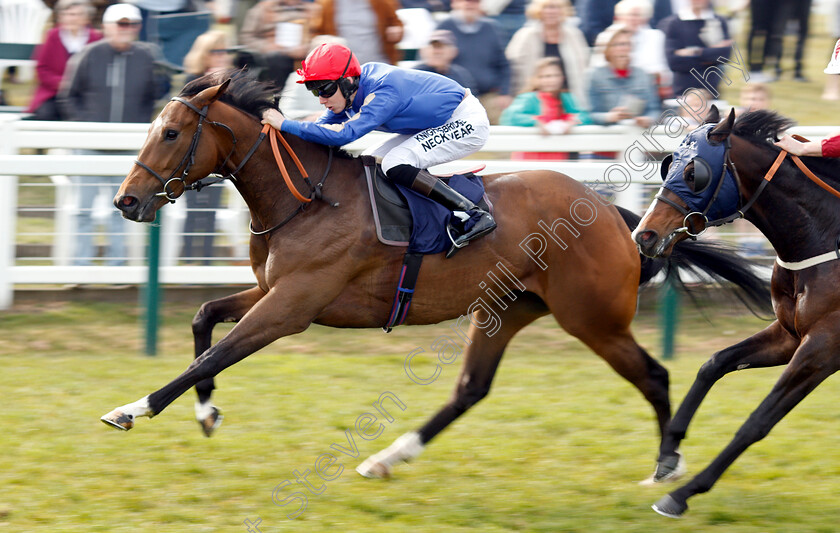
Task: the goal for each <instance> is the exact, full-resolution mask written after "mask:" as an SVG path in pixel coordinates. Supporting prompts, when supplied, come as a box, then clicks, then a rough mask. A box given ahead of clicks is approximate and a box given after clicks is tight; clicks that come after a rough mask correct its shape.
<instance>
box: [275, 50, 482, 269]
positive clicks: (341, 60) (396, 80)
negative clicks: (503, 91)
mask: <svg viewBox="0 0 840 533" xmlns="http://www.w3.org/2000/svg"><path fill="white" fill-rule="evenodd" d="M298 75H300V76H301V78H302V79H301V80H299V81H298V83H304V84H305V85H306V88H307V89H309V90H310V91H312V93H313V95H315V96H317V97H318V99H319V102H320V103H321V104H322V105H323V106H324V107H325V108H326V109H327V110H326V112H325V113H324V114H323V115H321V117H320V118H318V119H317V120H316V121H315V122H299V121H295V120H286V119H285V118H284V117H283V115H282V114H281V113H280V112H279V111H277V110H276V109H269V110H268V111H266V112H265V113H264V114H263V123H264V124H270V125H271V126H272V127H273V128H276V129H278V130H280V131H284V132H288V133H290V134H292V135H296V136H298V137H300V138H302V139H304V140H307V141H311V142H317V143H321V144H326V145H331V146H341V145H344V144H347V143H349V142H351V141H355V140H356V139H358V138H360V137H362V136H363V135H365V134H367V133H369V132H371V131H373V130H377V131H385V132H389V133H395V134H396V135H395V136H393V137H391V138H389V139H388V140H386V141H385V142H384V143H383V144H382V145H381V146H379V147H377V148H376V149H374V150H373V151H372V153H371V155H373V156H375V157H376V156H380V157H382V170H383V172H385V175H386V176H387V177H388V178H389V179H391V180H392V181H394V182H395V183H398V184H400V185H403V186H404V187H408V188H411V189H412V190H414V191H417V192H418V193H420V194H422V195H424V196H427V197H428V198H429V199H431V200H433V201H435V202H437V203H439V204H441V205H442V206H444V207H445V208H447V209H449V210H451V211H452V212H453V213H454V214H455V216H456V217H458V218H459V219H461V220H469V219H472V220H474V221H475V224H474V225H473V226H472V228H471V229H469V230H466V231H465V232H463V233H461V234H460V235H459V236H458V237H457V238H455V239H454V240H453V246H452V248H451V249H450V250H449V253H447V254H446V256H447V257H451V256H452V254H454V253H455V252H456V251H457V250H458V249H459V248H461V247H463V246H464V245H466V244H467V243H468V242H469V241H471V240H472V239H476V238H478V237H480V236H482V235H485V234H487V233H490V232H491V231H493V230H494V229H495V228H496V222H495V221H494V220H493V217H492V216H491V215H490V213H488V212H486V211H484V210H483V209H481V208H480V207H478V206H477V205H475V204H474V203H472V202H471V201H470V200H468V199H467V198H465V197H464V196H462V195H461V194H459V193H458V192H457V191H455V190H453V189H451V188H450V187H449V186H448V185H447V184H446V183H444V182H443V181H441V180H440V179H439V178H437V177H436V176H433V175H432V174H430V173H429V171H428V170H426V169H428V168H429V167H432V166H434V165H439V164H441V163H447V162H449V161H454V160H456V159H459V158H461V157H465V156H467V155H470V154H473V153H475V152H477V151H478V150H480V149H481V147H482V146H484V143H486V142H487V138H488V137H489V135H490V124H489V122H488V120H487V113H486V112H485V111H484V108H483V107H481V103H479V101H478V99H477V98H476V97H474V96H473V95H472V94H470V91H469V89H465V88H464V87H461V86H460V85H458V84H457V83H455V82H454V81H452V80H451V79H449V78H446V77H444V76H440V75H439V74H434V73H431V72H424V71H420V70H409V69H402V68H399V67H394V66H392V65H388V64H386V63H375V62H371V63H365V64H364V65H363V66H362V65H360V64H359V61H358V59H356V56H355V55H354V54H353V53H352V52H351V51H350V49H349V48H347V47H346V46H343V45H341V44H338V43H325V44H322V45H320V46H318V47H317V48H315V50H313V51H312V52H311V53H310V54H309V55H308V56H307V57H306V59H305V60H304V61H303V63H302V68H301V69H299V70H298Z"/></svg>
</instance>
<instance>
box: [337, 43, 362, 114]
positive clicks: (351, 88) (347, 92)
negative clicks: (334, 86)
mask: <svg viewBox="0 0 840 533" xmlns="http://www.w3.org/2000/svg"><path fill="white" fill-rule="evenodd" d="M351 61H353V52H350V55H349V56H347V64H346V65H344V70H342V71H341V76H339V77H338V79H337V80H336V81H337V82H338V90H339V91H341V94H342V96H344V109H345V111H346V110H348V109H351V106H352V102H351V100H350V97H351V96H352V95H353V93H354V92H356V89H358V88H359V85H358V83H357V82H356V81H355V80H352V79H348V78H345V77H344V75H345V74H346V73H347V69H348V68H350V62H351Z"/></svg>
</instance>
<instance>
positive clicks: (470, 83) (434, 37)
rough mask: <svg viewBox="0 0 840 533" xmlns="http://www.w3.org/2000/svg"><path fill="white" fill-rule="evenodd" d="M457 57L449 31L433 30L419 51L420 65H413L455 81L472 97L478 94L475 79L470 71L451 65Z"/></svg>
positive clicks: (456, 48) (453, 39)
mask: <svg viewBox="0 0 840 533" xmlns="http://www.w3.org/2000/svg"><path fill="white" fill-rule="evenodd" d="M457 55H458V46H457V45H456V43H455V35H453V33H452V32H451V31H449V30H435V31H434V32H432V34H431V35H430V36H429V44H427V45H426V46H424V47H423V48H421V49H420V59H421V60H422V63H420V64H418V65H415V66H414V68H415V69H417V70H425V71H426V72H434V73H436V74H440V75H441V76H446V77H447V78H449V79H451V80H455V81H457V82H458V83H459V84H460V85H461V87H465V88H467V89H469V90H470V91H471V92H472V93H473V94H474V95H477V94H479V93H478V86H477V84H476V83H475V78H473V76H472V74H470V71H469V70H467V69H465V68H464V67H462V66H461V65H456V64H454V63H452V60H453V59H455V56H457Z"/></svg>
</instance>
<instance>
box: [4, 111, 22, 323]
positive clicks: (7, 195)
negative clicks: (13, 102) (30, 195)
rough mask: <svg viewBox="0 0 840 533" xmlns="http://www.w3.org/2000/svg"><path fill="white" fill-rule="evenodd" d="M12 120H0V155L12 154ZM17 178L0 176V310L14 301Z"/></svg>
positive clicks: (6, 307)
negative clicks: (13, 277) (12, 269)
mask: <svg viewBox="0 0 840 533" xmlns="http://www.w3.org/2000/svg"><path fill="white" fill-rule="evenodd" d="M11 138H12V119H10V118H6V119H0V155H3V154H10V153H12V150H13V148H12V146H11ZM17 183H18V179H17V176H0V309H9V308H10V307H11V306H12V301H13V299H14V285H13V283H12V275H11V271H10V269H11V267H12V266H13V265H14V261H15V235H16V234H17V225H16V221H17Z"/></svg>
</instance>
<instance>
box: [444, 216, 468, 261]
mask: <svg viewBox="0 0 840 533" xmlns="http://www.w3.org/2000/svg"><path fill="white" fill-rule="evenodd" d="M446 236H447V237H449V241H450V242H451V243H452V248H450V249H449V252H447V253H446V257H452V254H454V253H455V252H453V251H452V250H453V249H455V250H460V249H461V248H463V247H464V246H466V245H468V244H469V243H470V241H464V242H462V243H461V244H458V243H457V242H455V238H454V237H452V224H447V225H446Z"/></svg>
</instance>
